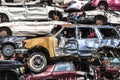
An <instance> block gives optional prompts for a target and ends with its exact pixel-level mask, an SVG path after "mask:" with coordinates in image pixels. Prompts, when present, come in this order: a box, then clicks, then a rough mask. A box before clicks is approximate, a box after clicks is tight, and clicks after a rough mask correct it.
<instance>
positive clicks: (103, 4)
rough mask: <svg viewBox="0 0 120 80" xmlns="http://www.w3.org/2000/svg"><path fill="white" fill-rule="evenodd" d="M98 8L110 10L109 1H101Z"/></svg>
mask: <svg viewBox="0 0 120 80" xmlns="http://www.w3.org/2000/svg"><path fill="white" fill-rule="evenodd" d="M98 8H99V9H102V10H108V5H107V3H100V4H99V5H98Z"/></svg>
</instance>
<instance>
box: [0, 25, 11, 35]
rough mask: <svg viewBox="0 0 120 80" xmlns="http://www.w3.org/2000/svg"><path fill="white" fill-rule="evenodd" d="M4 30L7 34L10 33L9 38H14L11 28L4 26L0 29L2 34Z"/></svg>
mask: <svg viewBox="0 0 120 80" xmlns="http://www.w3.org/2000/svg"><path fill="white" fill-rule="evenodd" d="M2 30H6V31H7V32H8V36H12V34H13V33H12V30H11V29H10V28H9V27H7V26H2V27H0V32H1V31H2Z"/></svg>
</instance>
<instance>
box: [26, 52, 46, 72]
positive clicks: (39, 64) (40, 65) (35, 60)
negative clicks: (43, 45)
mask: <svg viewBox="0 0 120 80" xmlns="http://www.w3.org/2000/svg"><path fill="white" fill-rule="evenodd" d="M46 66H47V59H46V57H45V56H44V54H43V53H40V52H34V53H33V54H32V55H31V56H30V57H29V61H28V67H29V68H30V69H31V70H32V71H33V72H41V71H42V70H44V68H45V67H46Z"/></svg>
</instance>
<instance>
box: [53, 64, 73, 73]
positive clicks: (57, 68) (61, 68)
mask: <svg viewBox="0 0 120 80" xmlns="http://www.w3.org/2000/svg"><path fill="white" fill-rule="evenodd" d="M67 70H74V68H73V65H72V64H70V63H66V64H65V63H64V64H57V65H55V67H54V71H67Z"/></svg>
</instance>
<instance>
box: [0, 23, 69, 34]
mask: <svg viewBox="0 0 120 80" xmlns="http://www.w3.org/2000/svg"><path fill="white" fill-rule="evenodd" d="M69 24H70V25H71V23H67V22H63V21H43V22H36V21H33V22H32V21H13V22H4V23H1V24H0V32H1V31H2V30H3V29H4V30H6V31H7V33H8V35H9V36H36V35H44V34H49V33H51V29H52V28H54V27H55V26H57V25H69Z"/></svg>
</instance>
